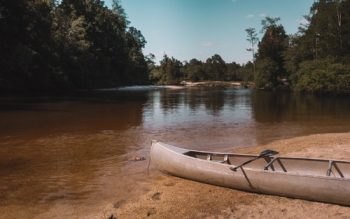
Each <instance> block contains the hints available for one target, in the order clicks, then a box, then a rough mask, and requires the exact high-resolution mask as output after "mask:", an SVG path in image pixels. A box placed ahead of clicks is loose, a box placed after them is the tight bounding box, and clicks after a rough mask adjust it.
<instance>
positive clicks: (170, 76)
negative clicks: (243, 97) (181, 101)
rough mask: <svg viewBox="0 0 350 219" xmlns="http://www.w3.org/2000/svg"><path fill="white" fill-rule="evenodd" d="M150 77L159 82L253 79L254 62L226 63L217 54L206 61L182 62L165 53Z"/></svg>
mask: <svg viewBox="0 0 350 219" xmlns="http://www.w3.org/2000/svg"><path fill="white" fill-rule="evenodd" d="M151 69H152V70H151V73H150V79H151V81H152V82H154V83H158V84H179V83H180V82H181V81H184V80H185V81H194V82H196V81H207V80H210V81H252V80H253V79H254V74H253V63H251V62H248V63H247V64H245V65H240V64H237V63H236V62H232V63H226V62H225V61H224V60H223V59H222V58H221V56H220V55H218V54H215V55H213V56H212V57H210V58H208V59H207V60H206V61H205V62H202V61H200V60H197V59H191V60H190V61H188V62H187V61H185V62H180V61H179V60H177V59H175V58H174V57H171V58H170V57H168V56H167V55H164V57H163V59H162V60H161V61H160V65H158V66H154V65H153V66H152V68H151Z"/></svg>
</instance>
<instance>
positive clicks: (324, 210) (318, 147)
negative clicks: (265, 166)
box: [103, 133, 350, 218]
mask: <svg viewBox="0 0 350 219" xmlns="http://www.w3.org/2000/svg"><path fill="white" fill-rule="evenodd" d="M267 148H269V149H273V150H277V151H279V152H280V153H281V155H288V156H301V157H320V158H333V159H348V160H350V133H341V134H318V135H310V136H304V137H297V138H292V139H286V140H279V141H275V142H272V143H269V144H267V145H263V146H259V147H245V148H238V149H235V150H233V152H243V153H253V154H256V153H259V152H260V151H261V150H263V149H267ZM153 171H156V170H153ZM153 175H154V174H153ZM112 214H113V215H114V216H115V217H116V218H350V207H345V206H339V205H334V204H325V203H318V202H311V201H305V200H298V199H290V198H285V197H278V196H269V195H261V194H254V193H247V192H242V191H237V190H233V189H228V188H222V187H218V186H212V185H207V184H203V183H198V182H194V181H190V180H185V179H180V178H176V177H172V176H167V175H164V174H161V173H158V174H156V176H153V179H152V184H151V185H150V188H149V191H148V192H147V193H146V194H143V195H141V196H139V197H135V198H133V199H131V200H128V201H125V202H123V203H114V204H111V206H110V207H107V208H106V211H105V212H104V213H103V216H104V217H105V216H106V217H109V216H110V215H112Z"/></svg>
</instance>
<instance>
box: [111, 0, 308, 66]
mask: <svg viewBox="0 0 350 219" xmlns="http://www.w3.org/2000/svg"><path fill="white" fill-rule="evenodd" d="M105 2H106V4H107V5H110V4H111V0H105ZM313 2H314V0H121V4H122V6H123V8H124V9H125V11H126V13H127V15H128V19H129V20H130V22H131V25H132V26H134V27H136V28H137V29H139V30H141V32H142V34H143V35H144V36H145V38H146V40H147V45H146V48H145V49H144V53H145V54H148V53H153V54H155V55H156V57H157V61H159V60H160V59H161V58H162V56H163V54H167V55H168V56H174V57H175V58H177V59H179V60H180V61H184V60H190V59H191V58H197V59H200V60H203V61H205V60H206V59H207V58H208V57H210V56H212V55H214V54H219V55H221V57H222V58H223V59H224V60H225V61H226V62H232V61H236V62H238V63H245V62H247V61H248V60H250V59H251V54H250V53H248V52H247V51H246V48H247V47H249V43H248V42H247V41H246V32H245V29H246V28H248V27H255V28H256V29H257V30H259V31H260V29H261V19H262V18H263V17H265V16H273V17H280V18H281V23H282V24H283V26H284V27H285V29H286V31H287V33H288V34H292V33H296V32H297V29H298V26H299V24H300V23H301V22H303V15H306V14H308V12H309V8H310V6H311V5H312V3H313ZM260 37H261V34H260Z"/></svg>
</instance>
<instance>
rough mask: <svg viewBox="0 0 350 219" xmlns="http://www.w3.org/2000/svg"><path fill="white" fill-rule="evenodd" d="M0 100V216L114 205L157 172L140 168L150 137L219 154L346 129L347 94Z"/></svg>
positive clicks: (165, 93)
mask: <svg viewBox="0 0 350 219" xmlns="http://www.w3.org/2000/svg"><path fill="white" fill-rule="evenodd" d="M0 100H1V101H0V218H21V217H25V218H35V217H37V218H47V217H50V218H51V217H55V218H67V217H68V218H76V217H78V218H90V216H91V215H97V214H98V213H99V212H102V211H103V210H104V208H105V206H106V205H110V204H112V205H115V207H117V206H118V205H119V204H121V203H123V202H125V200H128V199H129V198H130V197H132V196H133V197H135V196H137V195H138V194H141V193H143V192H145V191H147V185H149V183H151V180H150V178H152V176H153V175H154V174H156V173H155V172H156V171H153V170H151V172H148V171H147V164H148V153H149V149H150V143H151V140H152V139H157V140H160V141H164V142H167V143H171V144H175V145H180V146H186V147H187V148H193V149H203V150H213V151H227V150H232V149H233V148H235V147H238V146H255V145H260V144H265V143H268V142H271V141H273V140H277V139H284V138H291V137H295V136H302V135H308V134H315V133H328V132H347V131H350V100H349V97H315V96H309V95H296V94H289V93H273V92H265V91H251V90H243V89H242V90H235V89H210V90H209V89H165V88H160V87H130V88H124V89H115V90H113V89H112V90H101V91H96V92H93V93H92V92H86V93H84V92H81V93H79V94H75V95H71V96H69V97H64V96H63V97H62V96H61V97H32V96H31V97H29V96H28V97H21V98H19V97H1V98H0ZM134 156H144V157H145V158H146V159H147V160H146V161H140V162H133V161H130V159H131V158H132V157H134ZM107 216H108V215H106V217H107Z"/></svg>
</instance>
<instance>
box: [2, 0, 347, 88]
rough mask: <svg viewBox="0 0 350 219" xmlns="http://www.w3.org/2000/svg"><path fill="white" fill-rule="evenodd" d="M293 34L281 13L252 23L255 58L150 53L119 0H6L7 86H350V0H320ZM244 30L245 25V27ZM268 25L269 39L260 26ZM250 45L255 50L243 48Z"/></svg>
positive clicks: (4, 51) (4, 80)
mask: <svg viewBox="0 0 350 219" xmlns="http://www.w3.org/2000/svg"><path fill="white" fill-rule="evenodd" d="M305 19H306V21H307V22H306V24H304V25H301V26H300V27H299V31H298V32H297V33H295V34H287V33H286V31H285V29H284V27H283V25H282V24H280V18H274V17H266V18H264V19H263V20H262V22H261V24H262V25H261V26H262V27H261V30H256V29H254V28H247V29H246V34H247V45H249V47H248V48H247V50H248V52H251V53H252V60H251V61H249V62H248V63H246V64H238V63H236V62H231V63H226V62H225V61H224V60H223V59H222V58H221V57H220V55H218V54H214V55H213V56H212V57H209V58H208V59H207V60H205V61H201V60H198V59H195V58H193V59H191V60H189V61H179V60H177V59H176V58H174V57H169V56H167V55H164V57H163V59H162V60H161V61H160V63H159V64H156V63H155V62H154V59H155V57H154V55H152V54H149V55H147V56H146V55H144V54H143V48H144V46H145V45H146V39H145V38H144V37H143V35H142V33H141V31H139V30H138V29H136V28H135V27H132V26H131V25H130V22H129V21H128V19H127V14H126V12H125V11H124V9H123V7H122V5H121V4H120V2H119V1H118V0H113V6H112V7H111V8H108V7H107V6H106V5H105V4H104V2H103V1H101V0H84V1H82V0H62V1H55V0H30V1H28V0H17V1H8V0H0V41H1V44H0V55H1V59H0V70H1V71H0V91H5V92H14V91H39V92H45V91H52V90H61V91H65V90H74V89H94V88H104V87H115V86H122V85H138V84H150V83H154V84H179V83H180V82H181V81H183V80H188V81H203V80H215V81H254V82H255V86H256V88H259V89H269V90H278V89H288V90H295V91H302V92H312V93H349V92H350V1H349V0H319V1H316V2H315V3H314V4H313V5H312V6H311V8H310V13H309V14H308V15H306V16H305ZM242 31H244V30H242ZM259 31H260V32H261V33H262V37H261V39H259V38H258V32H259ZM243 52H247V51H242V53H243Z"/></svg>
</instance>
